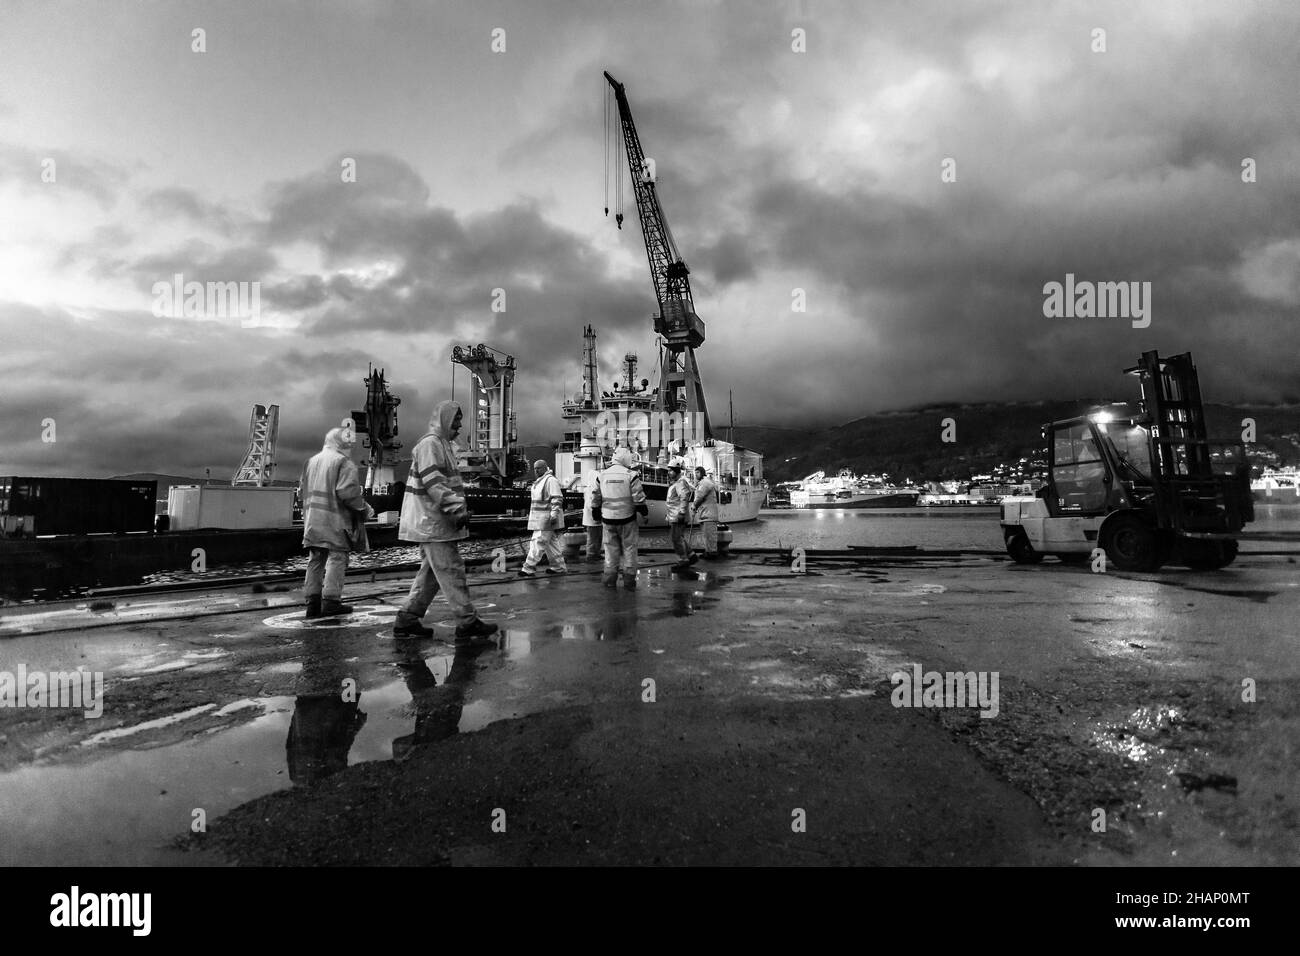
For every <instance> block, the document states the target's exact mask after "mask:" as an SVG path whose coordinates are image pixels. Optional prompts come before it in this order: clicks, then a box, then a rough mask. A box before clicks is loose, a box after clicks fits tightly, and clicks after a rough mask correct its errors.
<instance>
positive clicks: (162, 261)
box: [126, 239, 276, 288]
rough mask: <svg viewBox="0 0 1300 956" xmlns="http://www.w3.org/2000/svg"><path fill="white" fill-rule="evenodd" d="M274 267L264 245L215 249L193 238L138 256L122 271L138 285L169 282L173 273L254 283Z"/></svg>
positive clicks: (202, 279)
mask: <svg viewBox="0 0 1300 956" xmlns="http://www.w3.org/2000/svg"><path fill="white" fill-rule="evenodd" d="M275 266H276V259H275V256H274V255H273V254H272V253H271V252H269V251H268V250H266V249H264V248H261V247H258V246H243V247H234V248H229V249H218V248H216V247H215V246H213V245H212V244H211V243H208V242H203V241H201V240H197V239H195V240H192V241H190V242H188V243H186V244H185V246H184V247H182V248H180V249H177V250H174V251H171V252H165V253H154V254H150V255H146V256H141V257H140V258H138V259H135V260H134V261H132V262H130V263H129V265H128V266H127V267H126V271H127V272H129V273H130V274H131V275H133V276H134V277H135V279H136V281H137V283H138V284H139V285H140V286H141V287H143V288H150V287H152V286H153V284H154V283H155V282H168V283H170V282H172V277H173V276H174V275H175V274H177V273H180V274H182V275H183V276H184V277H185V281H186V282H191V281H194V282H235V281H238V282H256V281H259V280H260V279H261V278H262V277H263V276H265V275H266V274H267V273H268V272H270V271H271V270H272V269H274V268H275Z"/></svg>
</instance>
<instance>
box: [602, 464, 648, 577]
mask: <svg viewBox="0 0 1300 956" xmlns="http://www.w3.org/2000/svg"><path fill="white" fill-rule="evenodd" d="M591 503H592V507H593V508H595V509H599V511H600V521H601V525H602V526H603V527H604V540H603V543H604V546H605V570H604V573H603V574H602V575H601V578H600V580H601V583H602V584H604V585H605V587H607V588H612V587H617V586H618V574H619V571H620V570H621V571H622V572H623V587H624V588H626V589H627V590H629V591H630V590H632V589H633V588H635V587H636V570H637V563H636V559H637V554H636V548H637V541H638V537H639V532H638V529H637V522H636V518H637V515H648V514H649V513H650V509H649V507H648V506H647V505H646V503H645V490H644V489H643V488H642V487H641V476H640V475H639V474H637V473H636V472H635V471H633V470H632V452H630V451H628V449H626V448H616V449H615V450H614V463H613V464H612V465H610V466H609V467H608V468H606V469H605V470H604V471H602V472H601V473H600V476H599V477H598V478H597V479H596V488H595V490H594V491H593V492H592V493H591Z"/></svg>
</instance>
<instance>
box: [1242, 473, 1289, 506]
mask: <svg viewBox="0 0 1300 956" xmlns="http://www.w3.org/2000/svg"><path fill="white" fill-rule="evenodd" d="M1250 490H1251V492H1252V493H1253V494H1254V498H1255V503H1256V504H1262V505H1300V469H1297V468H1296V467H1295V466H1294V465H1293V466H1289V467H1286V468H1265V469H1264V471H1263V472H1262V473H1261V474H1260V476H1259V477H1258V478H1256V479H1255V480H1254V481H1252V482H1251V483H1250Z"/></svg>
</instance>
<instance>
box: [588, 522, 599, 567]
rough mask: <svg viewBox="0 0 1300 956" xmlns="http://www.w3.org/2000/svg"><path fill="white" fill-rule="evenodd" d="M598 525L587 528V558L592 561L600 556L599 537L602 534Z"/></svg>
mask: <svg viewBox="0 0 1300 956" xmlns="http://www.w3.org/2000/svg"><path fill="white" fill-rule="evenodd" d="M600 528H601V526H600V525H593V526H592V527H590V528H587V529H586V531H587V560H588V561H592V560H595V559H596V558H598V557H600V539H601V538H602V537H603V534H602V532H601V530H600Z"/></svg>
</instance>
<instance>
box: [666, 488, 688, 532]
mask: <svg viewBox="0 0 1300 956" xmlns="http://www.w3.org/2000/svg"><path fill="white" fill-rule="evenodd" d="M690 502H691V485H690V482H688V481H687V480H686V479H685V478H684V477H683V478H678V479H677V480H676V481H674V482H673V483H672V484H671V485H669V486H668V515H667V517H668V523H669V524H677V523H678V522H679V521H685V520H686V506H687V505H689V504H690Z"/></svg>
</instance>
